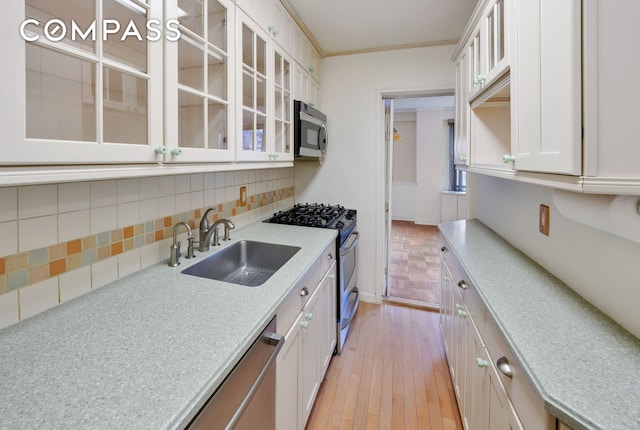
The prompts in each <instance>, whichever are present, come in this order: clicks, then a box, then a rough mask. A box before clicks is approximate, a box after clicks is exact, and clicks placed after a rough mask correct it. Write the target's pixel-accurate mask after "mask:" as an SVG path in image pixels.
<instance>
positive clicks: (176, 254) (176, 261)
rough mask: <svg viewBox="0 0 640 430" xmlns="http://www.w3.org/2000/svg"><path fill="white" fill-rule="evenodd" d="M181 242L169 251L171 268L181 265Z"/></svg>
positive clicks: (172, 246)
mask: <svg viewBox="0 0 640 430" xmlns="http://www.w3.org/2000/svg"><path fill="white" fill-rule="evenodd" d="M180 255H182V254H181V253H180V242H176V243H174V244H173V245H171V247H170V251H169V266H170V267H176V266H179V265H180Z"/></svg>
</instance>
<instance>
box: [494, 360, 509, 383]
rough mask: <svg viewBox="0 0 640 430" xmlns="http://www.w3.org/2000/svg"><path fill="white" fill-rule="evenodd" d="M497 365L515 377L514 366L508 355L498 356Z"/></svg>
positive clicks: (502, 370)
mask: <svg viewBox="0 0 640 430" xmlns="http://www.w3.org/2000/svg"><path fill="white" fill-rule="evenodd" d="M496 367H497V368H498V370H499V371H500V372H502V373H503V374H504V375H505V376H507V377H509V378H513V367H511V365H510V364H509V360H507V357H500V358H498V361H496Z"/></svg>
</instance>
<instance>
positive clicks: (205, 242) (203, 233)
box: [198, 208, 236, 252]
mask: <svg viewBox="0 0 640 430" xmlns="http://www.w3.org/2000/svg"><path fill="white" fill-rule="evenodd" d="M212 211H213V208H209V209H207V210H206V211H205V212H204V214H203V215H202V219H200V241H199V242H198V251H200V252H206V251H208V250H209V248H210V246H211V237H212V236H213V246H217V245H220V237H219V235H218V226H219V225H220V224H224V240H229V239H231V235H230V234H229V231H230V230H233V229H234V228H235V227H236V226H235V225H234V224H233V223H232V222H231V221H229V220H228V219H226V218H222V219H219V220H217V221H216V222H214V223H213V225H211V223H210V222H209V219H208V216H209V213H210V212H212Z"/></svg>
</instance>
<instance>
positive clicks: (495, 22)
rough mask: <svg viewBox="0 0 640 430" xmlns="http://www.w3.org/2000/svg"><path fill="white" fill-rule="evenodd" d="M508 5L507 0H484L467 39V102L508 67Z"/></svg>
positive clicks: (508, 1) (501, 74)
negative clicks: (477, 18)
mask: <svg viewBox="0 0 640 430" xmlns="http://www.w3.org/2000/svg"><path fill="white" fill-rule="evenodd" d="M509 5H510V0H492V1H489V2H487V4H486V5H485V6H484V9H482V14H481V15H480V18H479V20H478V22H477V24H476V25H475V29H474V31H473V33H472V35H471V37H470V38H469V42H468V47H467V51H468V53H467V56H468V58H469V75H468V82H467V89H468V91H469V100H470V101H471V100H473V98H475V97H476V96H477V95H478V94H479V93H481V92H482V91H484V90H485V89H486V88H488V87H490V86H491V85H492V84H493V83H494V82H495V81H496V80H497V79H498V78H500V77H502V76H503V75H504V74H505V73H506V72H507V71H508V70H509V49H508V48H509V37H508V36H509V19H508V15H507V14H508V12H509Z"/></svg>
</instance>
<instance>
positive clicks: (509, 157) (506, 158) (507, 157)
mask: <svg viewBox="0 0 640 430" xmlns="http://www.w3.org/2000/svg"><path fill="white" fill-rule="evenodd" d="M502 161H503V162H504V163H515V162H516V157H514V156H513V155H509V154H505V155H503V156H502Z"/></svg>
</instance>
